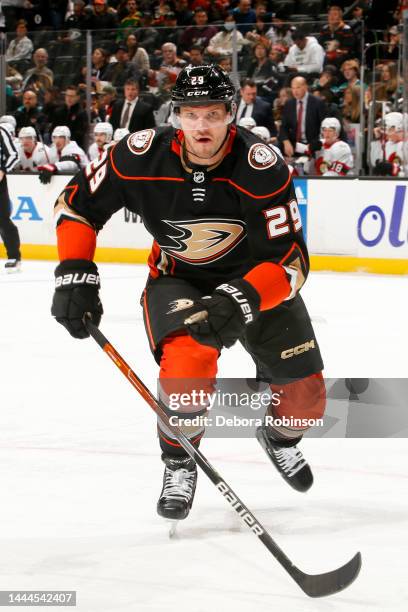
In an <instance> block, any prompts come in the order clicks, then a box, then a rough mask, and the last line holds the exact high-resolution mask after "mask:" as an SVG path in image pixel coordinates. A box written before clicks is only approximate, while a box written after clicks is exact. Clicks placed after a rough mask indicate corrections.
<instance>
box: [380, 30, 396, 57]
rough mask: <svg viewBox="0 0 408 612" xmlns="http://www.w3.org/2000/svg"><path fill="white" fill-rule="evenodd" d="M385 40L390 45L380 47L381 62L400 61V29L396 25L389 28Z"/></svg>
mask: <svg viewBox="0 0 408 612" xmlns="http://www.w3.org/2000/svg"><path fill="white" fill-rule="evenodd" d="M385 38H386V40H385V42H388V45H387V46H385V45H384V46H382V47H380V50H379V55H380V58H381V60H386V61H398V58H399V47H400V33H399V32H398V27H397V26H395V25H394V26H392V27H391V28H389V29H388V32H387V34H386V35H385Z"/></svg>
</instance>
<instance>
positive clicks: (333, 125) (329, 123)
mask: <svg viewBox="0 0 408 612" xmlns="http://www.w3.org/2000/svg"><path fill="white" fill-rule="evenodd" d="M325 128H326V129H332V130H335V131H336V134H337V136H338V135H339V134H340V131H341V124H340V121H339V120H338V119H336V117H326V119H323V121H322V123H321V125H320V131H321V132H322V133H323V130H324V129H325Z"/></svg>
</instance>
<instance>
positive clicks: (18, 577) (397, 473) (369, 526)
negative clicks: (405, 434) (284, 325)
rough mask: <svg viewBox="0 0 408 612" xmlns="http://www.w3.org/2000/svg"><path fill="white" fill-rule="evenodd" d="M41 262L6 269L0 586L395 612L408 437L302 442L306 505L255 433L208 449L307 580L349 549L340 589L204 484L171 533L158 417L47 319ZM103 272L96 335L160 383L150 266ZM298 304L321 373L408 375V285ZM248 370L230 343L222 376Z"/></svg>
mask: <svg viewBox="0 0 408 612" xmlns="http://www.w3.org/2000/svg"><path fill="white" fill-rule="evenodd" d="M53 268H54V264H53V263H48V262H28V261H26V262H24V265H23V271H22V272H21V273H20V274H17V275H13V276H6V275H2V276H0V330H1V333H0V376H1V384H0V393H1V396H0V397H1V410H0V590H12V589H20V590H21V589H26V590H38V589H43V590H51V589H58V590H64V589H67V590H76V591H77V597H78V605H77V609H78V610H80V611H81V612H105V611H109V612H121V611H126V612H133V611H138V612H139V611H142V612H144V611H146V612H148V611H151V610H152V611H166V612H173V611H174V612H176V611H177V612H204V611H205V612H208V610H209V609H210V610H214V611H215V612H219V611H222V612H229V611H234V612H252V611H253V610H254V611H255V610H256V611H258V612H263V611H268V612H270V611H271V610H276V611H277V612H316V611H317V612H320V611H321V612H323V611H324V612H337V611H340V612H346V611H347V612H357V611H358V612H360V611H370V612H374V611H378V612H384V611H388V610H398V611H402V610H406V609H407V601H408V588H407V576H406V573H407V567H406V551H407V548H408V512H407V511H408V495H407V491H408V487H407V485H408V482H407V478H408V470H407V467H408V465H407V464H408V460H407V453H406V440H405V439H397V438H395V439H384V440H372V439H364V440H356V439H346V440H344V439H308V440H305V441H304V443H303V445H302V448H303V450H304V452H305V454H306V455H307V457H308V459H309V461H310V463H311V464H312V466H313V469H314V474H315V484H314V486H313V488H312V489H311V490H310V491H309V492H308V493H307V494H305V495H302V494H300V493H296V492H295V491H292V490H291V489H290V488H289V487H288V486H287V485H286V484H285V483H284V482H283V481H282V479H281V478H280V477H279V475H278V474H277V473H276V472H275V471H274V469H273V467H272V466H271V465H270V464H269V463H268V460H267V459H266V457H265V455H264V454H263V451H262V449H261V448H260V447H259V445H258V444H257V442H256V441H255V440H247V439H246V440H237V439H235V440H234V439H227V440H214V439H208V440H205V441H204V443H203V444H202V450H203V451H204V453H205V454H206V455H207V456H208V458H209V459H210V461H211V462H212V463H213V464H214V466H215V467H216V468H217V469H219V471H220V472H221V474H222V475H223V476H224V478H225V479H226V481H227V482H228V483H229V484H230V485H231V486H232V487H233V488H234V489H235V490H236V491H237V493H238V494H239V495H240V496H241V497H242V499H243V500H244V501H245V502H246V503H247V505H248V506H249V507H250V509H251V510H252V511H253V512H254V513H255V515H256V516H257V517H258V518H259V520H260V521H261V522H262V523H263V524H264V525H265V527H266V528H267V529H268V530H269V531H270V533H271V535H272V537H274V538H275V539H276V540H277V542H278V544H279V545H280V546H282V547H283V548H284V550H285V551H286V552H287V554H288V555H289V556H290V557H291V558H292V559H293V561H294V562H295V563H296V564H297V565H298V566H299V567H301V568H302V569H303V570H305V571H308V572H311V573H317V572H322V571H328V570H330V569H333V568H334V567H336V566H338V565H340V564H342V563H344V562H345V561H346V560H348V559H349V558H350V557H351V556H352V555H353V554H354V553H355V552H356V551H357V550H360V551H361V553H362V555H363V569H362V572H361V574H360V576H359V577H358V579H357V581H356V582H355V583H354V584H353V585H352V586H351V587H350V588H349V589H347V590H345V591H344V592H342V593H340V594H338V595H335V596H332V597H328V598H325V599H322V600H311V599H308V598H307V597H306V596H304V595H303V593H302V592H301V591H300V590H299V588H298V587H297V586H296V585H295V584H294V583H293V582H292V581H291V579H290V578H289V577H288V576H287V575H286V573H285V572H284V571H283V570H282V569H281V568H280V567H279V565H278V564H277V562H276V561H275V560H274V559H273V557H272V556H271V554H270V553H269V552H268V551H267V550H266V549H265V548H264V547H263V545H262V544H261V543H260V542H259V541H258V540H257V539H256V538H255V537H254V536H253V534H252V533H251V532H249V531H248V529H247V528H246V527H245V526H244V525H243V524H242V523H241V522H240V519H239V517H238V516H237V515H236V514H235V513H234V511H233V510H232V509H231V508H230V507H229V505H228V504H227V503H226V501H225V500H223V499H222V497H221V495H220V494H219V493H218V491H216V490H215V488H214V486H213V485H212V484H211V483H210V482H209V481H208V480H207V478H206V476H205V475H204V474H199V484H198V489H197V494H196V499H195V502H194V507H193V510H192V512H191V514H190V516H189V518H188V519H187V520H186V521H185V522H184V523H180V524H179V527H178V535H177V537H176V538H173V539H172V540H170V539H169V538H168V526H167V524H166V523H165V522H163V520H162V519H160V518H159V517H158V516H157V515H156V511H155V505H156V501H157V497H158V493H159V491H160V488H161V479H162V464H161V462H160V460H159V452H158V445H157V439H156V435H155V418H154V414H153V413H152V412H151V411H150V409H149V408H148V407H147V406H146V405H145V404H144V402H143V401H142V400H141V399H140V398H139V397H138V395H137V393H136V391H135V390H134V389H133V388H132V387H131V386H130V385H128V384H127V383H126V381H125V380H124V378H123V377H122V376H121V374H120V373H119V372H118V371H117V370H116V368H115V367H114V366H113V364H112V363H111V362H110V360H109V359H108V358H107V357H106V356H105V355H104V354H103V353H102V351H101V350H100V349H99V348H98V347H97V346H96V344H95V343H94V342H93V341H92V340H83V341H76V340H73V339H72V338H70V337H69V336H68V334H67V333H66V331H65V330H64V329H63V328H62V327H60V326H59V325H57V324H56V323H55V322H54V321H53V320H52V318H51V316H50V314H49V309H50V301H51V295H52V291H53V282H52V278H53V273H52V271H53ZM100 272H101V276H102V284H103V290H102V298H103V302H104V308H105V313H106V314H105V316H104V319H103V322H102V325H101V329H102V330H103V332H104V333H105V334H106V335H107V336H108V338H109V339H111V341H112V343H113V344H115V345H116V346H117V348H118V349H119V351H120V352H121V353H122V354H123V356H124V357H125V358H126V359H127V360H128V361H129V362H130V364H131V365H132V367H133V368H134V369H135V370H136V372H137V373H138V374H140V376H141V377H142V378H143V380H144V381H145V382H146V384H148V385H149V386H150V387H151V388H152V389H154V388H155V383H156V375H157V368H156V365H155V363H154V361H153V358H152V357H151V355H150V352H149V349H148V345H147V341H146V338H145V334H144V329H143V322H142V316H141V309H140V306H139V296H140V293H141V290H142V287H143V284H144V280H145V277H146V269H145V268H144V267H143V266H129V265H100ZM303 296H304V299H305V301H306V303H307V305H308V308H309V311H310V313H311V315H312V318H313V321H314V325H315V329H316V333H317V336H318V339H319V341H320V345H321V349H322V353H323V356H324V359H325V364H326V375H327V376H332V377H341V376H356V377H358V376H362V377H363V376H368V377H374V376H378V377H388V376H390V377H407V376H408V359H407V357H406V350H407V349H406V347H407V346H408V342H407V341H408V331H407V330H408V326H407V279H406V278H404V277H391V276H390V277H385V276H369V275H367V276H364V275H354V274H353V275H346V274H331V273H330V274H329V273H319V274H318V273H315V274H312V275H311V277H310V279H309V280H308V283H307V286H306V287H305V288H304V291H303ZM253 373H254V372H253V366H252V364H251V362H250V360H249V359H248V357H247V355H245V353H244V352H243V351H242V350H241V349H240V348H234V349H231V350H229V351H225V354H223V356H222V358H221V360H220V375H221V376H232V377H239V376H245V377H248V376H252V375H253ZM384 418H386V415H384ZM21 609H23V610H26V609H27V610H28V609H29V608H26V607H22V608H21ZM36 609H45V608H36ZM47 609H48V608H47Z"/></svg>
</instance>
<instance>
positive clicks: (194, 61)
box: [190, 45, 204, 66]
mask: <svg viewBox="0 0 408 612" xmlns="http://www.w3.org/2000/svg"><path fill="white" fill-rule="evenodd" d="M190 64H191V65H192V66H202V65H203V64H204V57H203V50H202V48H201V47H200V46H199V45H193V46H192V47H191V49H190Z"/></svg>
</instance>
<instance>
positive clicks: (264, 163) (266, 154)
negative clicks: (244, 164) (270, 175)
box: [248, 142, 278, 170]
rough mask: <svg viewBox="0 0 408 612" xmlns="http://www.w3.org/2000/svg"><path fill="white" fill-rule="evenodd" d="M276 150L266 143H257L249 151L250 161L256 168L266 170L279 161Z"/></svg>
mask: <svg viewBox="0 0 408 612" xmlns="http://www.w3.org/2000/svg"><path fill="white" fill-rule="evenodd" d="M277 159H278V158H277V156H276V153H275V151H272V149H271V148H270V147H268V146H267V145H265V144H261V143H259V142H258V143H256V144H253V145H252V147H251V148H250V149H249V151H248V162H249V165H250V166H252V168H255V170H266V168H270V167H271V166H273V165H274V164H276V162H277Z"/></svg>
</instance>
